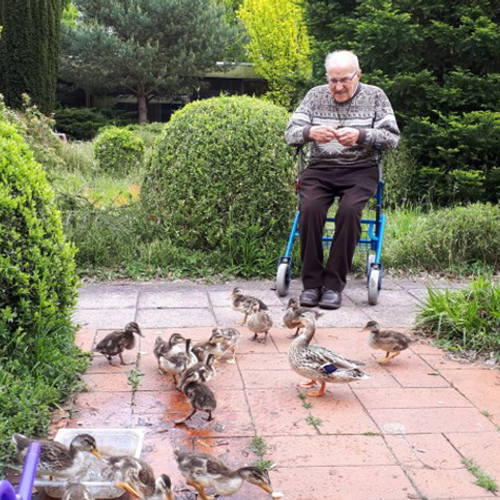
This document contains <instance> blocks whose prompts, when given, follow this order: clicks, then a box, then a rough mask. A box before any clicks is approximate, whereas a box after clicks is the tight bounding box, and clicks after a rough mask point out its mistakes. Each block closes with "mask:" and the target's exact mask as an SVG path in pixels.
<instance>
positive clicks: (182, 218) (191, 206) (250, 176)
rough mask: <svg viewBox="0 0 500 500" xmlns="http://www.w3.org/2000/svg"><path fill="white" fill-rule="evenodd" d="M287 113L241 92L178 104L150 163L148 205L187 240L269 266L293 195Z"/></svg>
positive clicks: (145, 190)
mask: <svg viewBox="0 0 500 500" xmlns="http://www.w3.org/2000/svg"><path fill="white" fill-rule="evenodd" d="M287 121H288V113H287V111H286V110H285V109H284V108H280V107H278V106H275V105H273V104H271V103H269V102H265V101H261V100H259V99H255V98H251V97H246V96H245V97H243V96H238V97H218V98H213V99H207V100H202V101H196V102H193V103H191V104H189V105H188V106H186V107H185V108H183V109H181V110H179V111H177V112H176V113H175V114H174V116H173V117H172V119H171V121H170V122H169V123H168V124H167V125H166V127H165V132H164V135H163V136H162V137H161V139H160V140H159V141H158V142H157V144H156V149H155V151H154V152H153V155H152V157H151V160H150V162H149V164H148V166H147V173H146V177H145V181H144V184H143V187H142V191H141V200H142V201H143V205H144V207H145V209H146V210H147V211H148V212H149V213H150V214H151V215H152V216H154V217H155V218H156V220H157V221H158V222H159V223H160V224H162V225H163V226H164V228H165V230H166V232H167V233H168V234H169V235H170V237H171V238H172V239H173V240H174V241H175V242H176V243H177V244H179V245H181V246H184V247H185V248H191V249H200V250H206V251H211V250H216V249H217V250H218V251H220V252H221V253H222V254H225V255H227V262H228V267H229V266H234V265H235V264H236V265H238V264H240V263H243V262H249V261H254V262H258V261H259V260H262V259H264V260H267V261H269V260H270V262H269V265H270V266H271V267H272V263H271V262H272V259H273V257H274V259H277V258H278V257H279V254H280V252H281V249H282V247H283V244H284V242H285V240H286V236H287V233H288V231H289V229H290V224H291V220H292V219H293V213H294V210H295V207H296V202H297V199H296V195H295V190H294V187H293V185H294V172H293V171H294V165H293V161H292V156H293V150H292V149H291V148H289V147H287V146H286V145H285V142H284V139H283V133H284V130H285V127H286V124H287Z"/></svg>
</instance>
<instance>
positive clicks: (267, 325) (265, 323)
mask: <svg viewBox="0 0 500 500" xmlns="http://www.w3.org/2000/svg"><path fill="white" fill-rule="evenodd" d="M249 308H250V314H249V316H248V322H247V326H248V329H249V330H250V331H252V332H253V333H254V336H253V337H252V339H251V340H257V337H258V335H257V334H259V333H265V337H264V340H260V339H259V340H258V341H259V342H264V343H265V342H266V341H267V334H268V333H269V330H270V329H271V327H272V326H273V320H272V319H271V316H269V313H268V312H267V311H265V310H264V311H262V310H261V309H260V306H259V304H258V302H253V303H252V304H251V305H250V306H249Z"/></svg>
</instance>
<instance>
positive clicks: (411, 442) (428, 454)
mask: <svg viewBox="0 0 500 500" xmlns="http://www.w3.org/2000/svg"><path fill="white" fill-rule="evenodd" d="M461 435H462V434H461ZM463 435H464V436H469V434H468V433H467V434H463ZM385 439H386V442H387V445H388V446H389V448H390V449H391V450H392V452H393V453H394V455H395V456H396V458H397V460H398V461H399V462H400V463H401V464H403V466H404V467H405V469H412V470H416V469H431V470H440V469H442V470H452V469H464V468H465V465H464V464H463V463H462V456H461V455H460V453H458V452H457V450H456V449H455V448H454V447H453V445H452V444H450V442H449V441H448V439H446V437H445V436H444V435H443V434H439V433H432V434H406V435H399V436H385Z"/></svg>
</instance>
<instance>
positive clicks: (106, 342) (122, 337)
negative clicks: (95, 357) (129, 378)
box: [92, 321, 144, 365]
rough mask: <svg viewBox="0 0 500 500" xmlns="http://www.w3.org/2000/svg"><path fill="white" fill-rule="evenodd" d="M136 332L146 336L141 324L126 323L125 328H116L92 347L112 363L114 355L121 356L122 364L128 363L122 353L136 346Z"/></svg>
mask: <svg viewBox="0 0 500 500" xmlns="http://www.w3.org/2000/svg"><path fill="white" fill-rule="evenodd" d="M134 334H137V335H139V336H140V337H144V335H143V334H142V332H141V329H140V328H139V325H138V324H137V323H136V322H135V321H132V322H131V323H127V324H126V325H125V329H124V330H116V331H114V332H111V333H108V334H107V335H106V336H105V337H104V338H103V339H102V340H101V341H100V342H99V343H98V344H97V345H96V346H95V347H94V349H92V350H93V351H94V352H100V353H101V354H104V356H105V357H106V358H107V359H108V361H109V364H110V365H111V364H112V363H111V360H112V359H113V356H119V357H120V361H121V364H122V365H126V364H127V363H125V361H124V360H123V356H122V353H123V351H124V350H125V349H133V348H134V347H135V337H134Z"/></svg>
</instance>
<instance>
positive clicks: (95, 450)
mask: <svg viewBox="0 0 500 500" xmlns="http://www.w3.org/2000/svg"><path fill="white" fill-rule="evenodd" d="M92 455H94V456H95V457H97V458H98V459H99V460H102V456H101V454H100V453H99V451H98V450H97V448H95V449H93V450H92Z"/></svg>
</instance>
